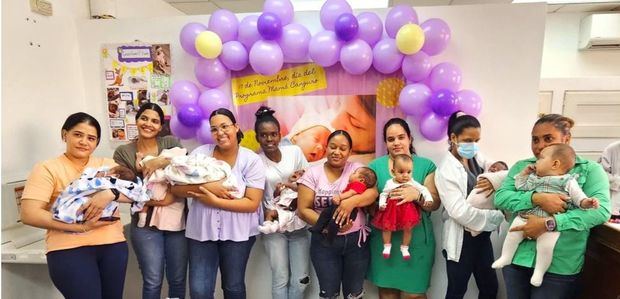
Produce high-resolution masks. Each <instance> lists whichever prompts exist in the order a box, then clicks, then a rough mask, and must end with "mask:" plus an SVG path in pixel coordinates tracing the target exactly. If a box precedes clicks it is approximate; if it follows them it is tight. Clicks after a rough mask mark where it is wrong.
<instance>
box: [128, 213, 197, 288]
mask: <svg viewBox="0 0 620 299" xmlns="http://www.w3.org/2000/svg"><path fill="white" fill-rule="evenodd" d="M130 233H131V236H130V237H131V244H132V246H133V249H134V251H135V252H136V257H137V258H138V265H139V266H140V272H142V298H143V299H151V298H156V299H159V298H160V295H161V286H162V281H163V279H164V271H165V273H166V279H167V281H168V297H169V298H185V288H186V277H187V255H188V253H187V238H185V231H178V232H171V231H161V230H157V229H154V228H147V227H137V226H136V223H135V221H133V222H132V223H131V230H130Z"/></svg>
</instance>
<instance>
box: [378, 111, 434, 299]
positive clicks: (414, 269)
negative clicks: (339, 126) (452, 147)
mask: <svg viewBox="0 0 620 299" xmlns="http://www.w3.org/2000/svg"><path fill="white" fill-rule="evenodd" d="M383 141H384V142H385V143H386V147H387V150H388V154H387V155H385V156H382V157H379V158H377V159H375V160H373V161H372V162H371V163H370V164H369V165H368V166H369V167H370V168H371V169H372V170H374V171H375V173H376V174H377V187H378V190H379V192H382V191H383V187H384V186H385V182H386V181H387V180H389V179H391V178H392V175H391V174H390V169H391V168H392V157H394V156H396V155H399V154H407V155H411V156H412V157H413V173H412V177H413V179H414V180H416V181H417V182H419V183H420V184H424V185H425V186H426V187H427V188H428V189H429V191H430V192H431V194H432V195H433V205H432V206H431V207H429V208H421V209H423V212H422V213H421V218H422V219H421V221H420V223H419V224H418V225H417V226H416V227H415V228H413V238H412V240H411V245H410V247H411V249H410V251H411V259H409V260H403V259H402V257H401V256H400V251H398V250H394V252H393V254H392V257H391V258H390V259H384V258H383V255H382V251H383V239H382V237H381V231H380V230H378V229H376V228H373V230H372V232H371V233H370V269H369V271H368V279H369V280H370V281H371V282H372V283H374V284H375V285H376V286H378V287H379V296H380V298H382V299H387V298H426V294H425V293H426V290H427V289H428V287H429V284H430V279H431V270H432V268H433V261H434V260H435V237H434V235H433V224H432V222H431V219H430V212H431V211H434V210H436V209H437V208H439V204H440V201H439V197H438V196H437V189H436V188H435V180H434V176H435V168H436V167H435V164H433V162H432V161H431V160H429V159H426V158H422V157H418V156H416V155H415V153H414V151H413V146H412V141H413V138H412V137H411V131H410V130H409V126H408V125H407V123H406V122H405V121H404V120H403V119H401V118H393V119H390V120H389V121H388V122H387V123H386V124H385V126H384V127H383ZM390 197H402V198H403V200H404V201H413V202H417V203H419V202H423V201H424V198H422V196H421V194H420V192H419V191H418V190H417V189H415V188H414V187H411V186H407V187H403V188H398V189H395V190H394V191H392V192H391V193H390ZM402 236H403V234H402V231H401V232H394V233H393V234H392V244H393V246H392V247H393V248H396V249H398V248H399V247H400V245H401V242H402Z"/></svg>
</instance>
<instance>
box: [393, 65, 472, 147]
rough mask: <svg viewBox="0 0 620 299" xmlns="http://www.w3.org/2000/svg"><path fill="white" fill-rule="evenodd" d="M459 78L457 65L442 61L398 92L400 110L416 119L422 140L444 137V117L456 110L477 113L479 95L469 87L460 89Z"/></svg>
mask: <svg viewBox="0 0 620 299" xmlns="http://www.w3.org/2000/svg"><path fill="white" fill-rule="evenodd" d="M403 72H404V70H403ZM461 78H462V76H461V70H460V69H459V68H458V66H456V65H454V64H452V63H449V62H444V63H440V64H438V65H436V66H435V67H433V68H432V70H431V72H430V74H429V76H428V77H427V78H423V79H422V80H421V81H420V82H414V83H410V84H408V85H407V86H405V88H403V90H402V91H401V92H400V97H399V105H400V108H401V110H402V111H403V112H404V113H405V114H407V115H409V116H412V117H413V118H414V119H415V120H416V121H417V122H418V124H419V126H418V127H419V128H420V133H422V136H424V137H425V138H426V139H428V140H431V141H438V140H441V139H443V138H445V137H446V131H447V127H448V118H449V117H450V115H451V114H452V113H454V112H456V111H463V112H465V113H467V114H470V115H474V116H477V115H478V114H479V113H480V109H481V107H482V100H481V98H480V96H478V94H476V93H475V92H473V91H471V90H467V89H464V90H460V87H461Z"/></svg>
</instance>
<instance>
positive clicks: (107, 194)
mask: <svg viewBox="0 0 620 299" xmlns="http://www.w3.org/2000/svg"><path fill="white" fill-rule="evenodd" d="M112 200H114V194H113V193H112V191H111V190H104V191H99V192H97V193H95V194H93V196H91V197H90V200H89V201H88V202H86V203H85V204H83V205H82V207H81V208H80V209H79V210H78V214H79V213H82V212H83V213H84V220H91V219H99V218H98V216H101V213H102V212H103V209H105V207H106V206H107V205H108V204H109V203H111V202H112Z"/></svg>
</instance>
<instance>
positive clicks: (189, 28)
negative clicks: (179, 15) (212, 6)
mask: <svg viewBox="0 0 620 299" xmlns="http://www.w3.org/2000/svg"><path fill="white" fill-rule="evenodd" d="M206 30H207V26H205V25H202V24H200V23H187V24H185V26H183V29H181V34H180V35H179V39H180V41H181V47H182V48H183V50H185V52H187V54H189V55H192V56H196V57H200V54H199V53H198V51H196V45H195V41H196V37H197V36H198V34H200V33H202V32H203V31H206Z"/></svg>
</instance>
